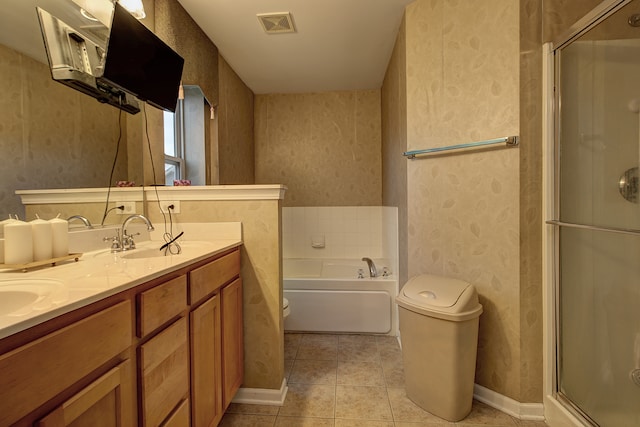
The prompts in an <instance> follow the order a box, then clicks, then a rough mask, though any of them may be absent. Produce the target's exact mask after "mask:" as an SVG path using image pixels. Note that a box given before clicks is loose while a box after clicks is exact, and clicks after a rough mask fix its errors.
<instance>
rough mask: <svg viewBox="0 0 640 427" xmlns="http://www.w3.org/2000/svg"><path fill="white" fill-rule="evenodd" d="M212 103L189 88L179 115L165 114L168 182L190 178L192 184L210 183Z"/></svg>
mask: <svg viewBox="0 0 640 427" xmlns="http://www.w3.org/2000/svg"><path fill="white" fill-rule="evenodd" d="M210 120H212V116H211V104H210V103H209V101H208V100H207V99H206V98H205V97H204V94H203V93H202V90H201V89H200V87H198V86H191V85H185V86H184V99H179V100H178V105H177V106H176V112H175V113H169V112H166V111H165V112H164V117H163V122H164V179H165V185H173V181H174V180H178V179H188V180H190V181H191V184H192V185H205V184H206V183H207V178H206V174H207V169H206V162H207V160H206V159H207V156H208V154H207V150H206V148H205V147H206V144H207V143H206V141H207V139H208V138H209V137H208V136H207V135H208V134H210V130H209V127H210V123H211V122H210Z"/></svg>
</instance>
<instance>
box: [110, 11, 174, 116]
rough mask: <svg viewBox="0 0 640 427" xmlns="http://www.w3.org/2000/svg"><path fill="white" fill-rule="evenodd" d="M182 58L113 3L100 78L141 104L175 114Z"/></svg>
mask: <svg viewBox="0 0 640 427" xmlns="http://www.w3.org/2000/svg"><path fill="white" fill-rule="evenodd" d="M183 66H184V59H183V58H182V57H181V56H180V55H178V54H177V53H176V52H175V51H173V49H171V48H170V47H169V46H167V45H166V44H165V43H164V42H163V41H162V40H160V38H158V36H156V35H155V34H154V33H153V32H152V31H151V30H149V29H148V28H147V27H145V26H144V25H143V24H142V23H141V22H139V21H138V20H137V19H136V18H134V17H133V16H132V15H131V14H130V13H129V12H127V10H126V9H124V8H123V7H122V6H120V5H119V4H118V3H116V4H115V10H114V15H113V21H112V24H111V33H110V35H109V42H108V45H107V52H106V58H105V63H104V73H103V75H102V79H104V80H107V81H108V82H110V83H111V84H113V85H114V86H116V87H118V88H120V89H122V90H124V91H127V92H129V93H131V94H132V95H134V96H136V97H137V98H138V99H140V100H141V101H146V102H147V103H149V104H151V105H153V106H154V107H157V108H160V109H162V110H166V111H171V112H175V110H176V104H177V101H178V90H179V87H180V80H181V78H182V68H183Z"/></svg>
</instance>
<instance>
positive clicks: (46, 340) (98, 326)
mask: <svg viewBox="0 0 640 427" xmlns="http://www.w3.org/2000/svg"><path fill="white" fill-rule="evenodd" d="M132 333H133V331H132V321H131V303H130V301H124V302H121V303H119V304H116V305H114V306H112V307H109V308H106V309H104V310H102V311H100V312H98V313H95V314H93V315H91V316H89V317H87V318H85V319H83V320H80V321H78V322H75V323H73V324H71V325H68V326H66V327H63V328H61V329H59V330H57V331H55V332H53V333H50V334H47V335H45V336H43V337H41V338H39V339H36V340H34V341H32V342H30V343H28V344H25V345H23V346H21V347H18V348H16V349H15V350H13V351H11V352H9V353H6V354H4V355H2V356H0V408H1V410H0V425H2V426H6V425H11V424H13V423H16V422H17V421H19V420H21V419H22V418H23V417H25V416H27V415H29V414H31V413H32V412H33V411H34V410H35V409H37V408H39V407H40V406H42V405H44V404H45V403H47V402H48V401H50V400H51V399H54V398H55V397H56V396H58V395H60V394H61V393H63V392H65V391H66V390H68V389H70V388H71V387H72V386H73V385H74V384H76V383H79V382H82V381H87V379H88V378H91V377H93V378H96V377H97V376H98V374H96V372H99V371H100V370H101V369H102V372H104V368H103V367H104V366H105V365H109V364H112V366H113V365H114V364H115V363H117V359H118V357H119V355H120V354H121V353H123V352H125V351H126V350H127V349H128V348H129V347H130V346H131V338H132ZM114 360H116V362H115V363H114V362H113V361H114ZM121 366H122V365H121ZM126 366H128V365H126ZM126 371H127V369H125V368H124V367H121V368H119V369H118V372H119V374H118V375H119V376H118V378H119V380H118V382H122V381H127V378H123V377H122V375H121V374H122V372H126ZM114 375H115V374H114ZM129 380H130V378H129ZM87 382H88V381H87ZM129 386H130V383H129ZM90 387H91V386H90ZM94 388H95V387H94ZM114 393H115V394H120V393H122V390H121V389H118V391H115V392H114ZM125 396H126V394H125ZM133 405H135V402H134V401H133V399H127V400H126V401H123V402H122V407H121V408H119V411H120V412H121V414H120V415H118V414H113V415H114V417H116V418H119V417H125V418H128V417H129V415H130V414H133V413H134V411H133V410H132V407H133ZM79 407H82V404H81V405H80V406H74V408H79ZM63 413H68V410H66V409H65V410H63ZM126 421H127V423H129V424H130V423H132V422H135V421H134V420H131V419H127V420H126ZM46 425H49V424H46ZM56 425H57V424H56ZM63 425H64V424H63Z"/></svg>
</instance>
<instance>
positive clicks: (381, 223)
mask: <svg viewBox="0 0 640 427" xmlns="http://www.w3.org/2000/svg"><path fill="white" fill-rule="evenodd" d="M282 231H283V233H282V237H283V256H284V258H353V259H359V258H362V257H363V256H367V257H369V258H388V259H394V260H395V259H397V255H396V254H397V210H396V208H390V207H382V206H345V207H290V208H287V207H285V208H283V209H282ZM318 238H324V247H323V248H314V247H312V240H317V239H318Z"/></svg>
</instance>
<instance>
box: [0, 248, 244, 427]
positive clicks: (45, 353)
mask: <svg viewBox="0 0 640 427" xmlns="http://www.w3.org/2000/svg"><path fill="white" fill-rule="evenodd" d="M0 344H2V346H0V348H4V349H5V350H3V351H5V353H4V354H0V426H5V425H6V426H8V425H14V424H15V425H18V426H33V425H35V426H38V427H62V426H92V427H111V426H114V427H115V426H119V427H125V426H134V425H140V426H160V425H162V426H165V427H188V426H194V427H210V426H215V425H217V424H218V422H219V421H220V419H221V418H222V415H223V413H224V410H225V409H226V407H227V406H228V405H229V403H230V402H231V399H232V398H233V396H234V395H235V393H236V392H237V390H238V388H239V387H240V385H241V384H242V380H243V331H242V282H241V280H240V251H239V250H238V249H235V250H232V251H229V252H227V253H225V254H224V255H222V256H219V257H217V258H214V259H211V260H210V261H209V262H206V261H199V262H198V263H197V264H196V266H184V267H181V268H180V269H179V270H178V271H175V272H173V273H171V274H170V275H167V276H166V277H158V278H155V279H153V280H152V281H151V282H148V283H143V284H141V285H139V286H138V287H136V288H132V289H129V290H126V291H123V292H122V293H120V294H117V295H114V296H111V297H108V298H106V299H105V300H102V301H99V302H97V303H95V304H94V305H92V306H87V307H83V308H81V309H78V310H76V311H73V312H70V313H67V314H66V315H63V316H61V317H60V318H55V319H52V320H50V321H48V322H46V323H45V324H43V325H42V326H41V327H35V328H34V329H31V330H27V331H24V333H22V334H20V335H16V336H15V337H13V338H12V339H11V341H6V340H0Z"/></svg>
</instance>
